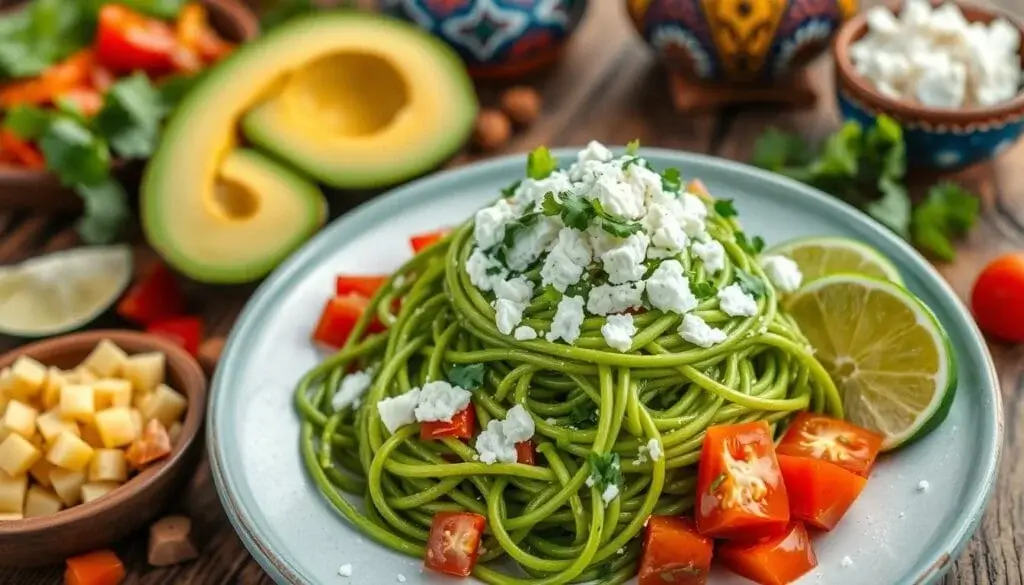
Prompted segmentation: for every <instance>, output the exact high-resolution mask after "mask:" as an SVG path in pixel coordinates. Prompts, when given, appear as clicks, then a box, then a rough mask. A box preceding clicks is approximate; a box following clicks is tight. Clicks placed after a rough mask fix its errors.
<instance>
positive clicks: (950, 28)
mask: <svg viewBox="0 0 1024 585" xmlns="http://www.w3.org/2000/svg"><path fill="white" fill-rule="evenodd" d="M967 27H968V23H967V19H966V18H964V14H963V13H962V12H960V7H959V6H957V5H956V4H955V3H953V2H945V3H943V4H942V5H941V6H939V7H938V8H936V9H935V10H933V11H932V14H931V18H930V19H929V21H928V29H929V31H930V32H931V33H932V35H934V36H941V37H947V38H952V39H955V40H960V39H966V37H967Z"/></svg>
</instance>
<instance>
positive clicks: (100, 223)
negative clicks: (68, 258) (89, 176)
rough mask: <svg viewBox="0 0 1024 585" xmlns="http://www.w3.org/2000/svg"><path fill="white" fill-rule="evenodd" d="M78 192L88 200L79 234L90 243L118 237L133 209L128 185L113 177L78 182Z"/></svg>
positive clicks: (110, 240)
mask: <svg viewBox="0 0 1024 585" xmlns="http://www.w3.org/2000/svg"><path fill="white" fill-rule="evenodd" d="M75 191H76V192H77V193H78V195H79V196H80V197H81V198H82V200H83V201H84V202H85V213H84V214H83V215H82V218H81V219H80V220H79V221H78V233H79V234H80V235H81V236H82V240H83V241H85V242H86V243H87V244H109V243H110V242H113V241H115V240H116V239H117V237H118V236H119V235H120V233H121V230H122V229H123V228H124V226H125V225H126V223H127V222H128V219H129V218H130V217H131V212H130V211H129V210H128V196H127V195H126V194H125V192H124V188H123V187H121V184H120V183H118V182H117V181H116V180H114V179H113V178H110V177H108V178H107V179H106V180H105V181H103V182H102V183H99V184H96V185H92V186H88V187H87V186H84V185H76V186H75Z"/></svg>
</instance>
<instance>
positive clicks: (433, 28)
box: [381, 0, 612, 79]
mask: <svg viewBox="0 0 1024 585" xmlns="http://www.w3.org/2000/svg"><path fill="white" fill-rule="evenodd" d="M604 1H607V2H610V1H612V0H604ZM586 8H587V0H382V1H381V10H382V11H383V12H385V13H387V14H390V15H392V16H397V17H399V18H403V19H405V20H408V21H410V22H413V23H415V24H417V25H419V26H420V27H421V28H423V29H424V30H426V31H427V32H429V33H431V34H433V35H435V36H437V37H439V38H441V39H442V40H444V41H445V42H447V43H448V44H449V45H451V46H452V48H454V49H455V51H456V52H458V53H459V55H460V56H461V57H462V59H463V60H464V61H465V62H466V66H467V67H468V68H469V72H470V74H471V75H472V76H473V77H476V78H490V79H494V78H514V77H520V76H522V75H526V74H528V73H531V72H534V71H537V70H539V69H543V68H544V67H547V66H549V65H551V64H552V63H554V62H555V61H556V60H557V59H558V57H559V56H560V55H561V53H562V49H563V48H564V47H565V44H566V42H567V41H568V40H569V37H570V36H571V35H572V33H573V31H575V30H576V26H577V25H578V24H579V22H580V20H581V19H582V18H583V14H584V12H586Z"/></svg>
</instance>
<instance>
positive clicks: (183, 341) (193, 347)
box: [146, 316, 204, 356]
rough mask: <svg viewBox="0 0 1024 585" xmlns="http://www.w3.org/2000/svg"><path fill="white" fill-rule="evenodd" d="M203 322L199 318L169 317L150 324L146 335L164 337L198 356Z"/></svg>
mask: <svg viewBox="0 0 1024 585" xmlns="http://www.w3.org/2000/svg"><path fill="white" fill-rule="evenodd" d="M203 329H204V326H203V320H202V319H200V318H199V317H192V316H184V317H171V318H170V319H164V320H162V321H156V322H154V323H150V324H149V325H148V326H147V327H146V333H152V334H153V335H159V336H161V337H166V338H167V339H170V340H172V341H174V342H175V343H177V344H178V345H180V346H181V347H183V348H185V351H187V352H189V353H190V354H192V355H194V356H196V355H199V343H200V342H201V341H202V340H203Z"/></svg>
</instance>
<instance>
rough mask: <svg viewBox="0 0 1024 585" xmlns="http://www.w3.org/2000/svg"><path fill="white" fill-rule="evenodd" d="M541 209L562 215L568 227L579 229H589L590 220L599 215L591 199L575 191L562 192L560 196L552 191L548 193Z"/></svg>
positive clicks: (551, 213) (545, 212)
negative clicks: (588, 199)
mask: <svg viewBox="0 0 1024 585" xmlns="http://www.w3.org/2000/svg"><path fill="white" fill-rule="evenodd" d="M541 210H542V212H543V213H544V215H559V216H561V218H562V223H564V224H565V225H566V227H571V228H572V229H574V230H579V231H583V230H585V229H587V226H589V225H590V221H591V220H592V219H594V217H596V216H597V212H596V211H595V210H594V207H593V205H591V204H590V202H589V201H587V200H586V199H584V198H583V197H580V196H579V195H575V194H573V193H562V194H561V195H560V196H556V195H555V194H554V193H551V192H548V193H546V194H545V195H544V201H543V202H542V203H541Z"/></svg>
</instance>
